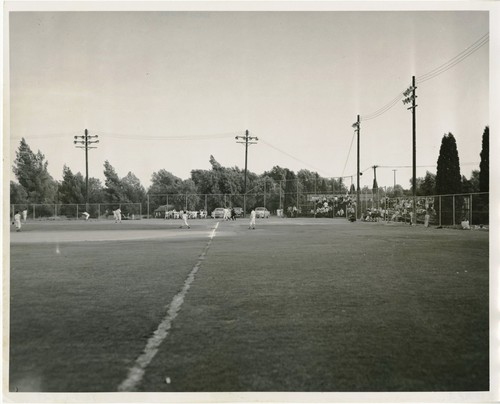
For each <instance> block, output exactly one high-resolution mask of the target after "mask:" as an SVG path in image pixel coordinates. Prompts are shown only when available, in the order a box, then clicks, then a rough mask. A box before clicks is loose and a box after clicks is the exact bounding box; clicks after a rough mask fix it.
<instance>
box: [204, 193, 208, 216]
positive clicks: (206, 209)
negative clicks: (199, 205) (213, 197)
mask: <svg viewBox="0 0 500 404" xmlns="http://www.w3.org/2000/svg"><path fill="white" fill-rule="evenodd" d="M205 213H206V214H207V217H208V208H207V194H205Z"/></svg>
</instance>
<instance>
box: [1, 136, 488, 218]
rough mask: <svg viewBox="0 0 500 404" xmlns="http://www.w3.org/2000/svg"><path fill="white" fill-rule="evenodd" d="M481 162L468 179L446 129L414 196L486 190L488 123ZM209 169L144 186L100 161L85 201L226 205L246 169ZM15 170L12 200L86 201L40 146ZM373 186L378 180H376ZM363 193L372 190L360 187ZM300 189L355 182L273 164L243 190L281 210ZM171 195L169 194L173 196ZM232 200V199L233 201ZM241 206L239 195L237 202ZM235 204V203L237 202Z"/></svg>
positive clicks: (19, 154)
mask: <svg viewBox="0 0 500 404" xmlns="http://www.w3.org/2000/svg"><path fill="white" fill-rule="evenodd" d="M480 157H481V163H480V166H479V170H474V171H472V174H471V176H470V178H469V179H467V178H466V177H465V176H464V175H461V174H460V161H459V156H458V149H457V145H456V141H455V138H454V136H453V135H452V134H451V133H448V134H445V135H444V136H443V138H442V143H441V148H440V152H439V156H438V160H437V171H436V174H433V173H431V172H429V171H427V173H426V175H425V177H423V178H417V182H416V191H417V195H420V196H425V195H438V194H459V193H472V192H488V191H489V127H488V126H487V127H486V128H485V129H484V132H483V136H482V151H481V155H480ZM209 161H210V165H211V168H210V169H209V170H201V169H194V170H192V171H191V176H190V178H188V179H185V180H183V179H181V178H179V177H177V176H175V175H174V174H172V173H171V172H169V171H167V170H166V169H160V170H159V171H157V172H154V173H153V174H152V176H151V185H150V186H149V188H148V189H146V188H145V187H144V186H143V185H142V184H141V182H140V180H139V178H137V177H136V176H135V175H134V174H133V173H132V172H129V173H127V175H126V176H124V177H120V176H119V175H118V173H117V172H116V170H115V169H114V167H113V166H112V165H111V163H110V162H109V161H105V162H104V167H103V174H104V179H105V180H104V184H103V183H102V182H101V181H100V180H99V179H97V178H92V177H91V178H89V179H88V186H89V190H88V198H89V200H88V202H89V203H107V204H120V203H122V204H124V203H141V204H143V206H146V203H147V201H148V194H149V195H150V196H152V198H153V199H151V198H150V200H149V202H150V203H152V204H153V205H155V206H156V205H159V204H161V202H162V201H164V200H165V198H164V197H163V198H162V197H154V195H163V196H165V195H172V196H173V195H190V196H189V198H190V199H189V201H183V203H189V205H191V206H194V205H196V204H199V203H200V202H203V201H201V200H200V198H201V195H211V199H210V205H215V206H211V208H213V207H217V206H225V205H228V200H227V199H225V197H224V196H225V195H243V193H244V170H242V169H240V168H238V167H224V166H222V165H221V164H220V163H219V162H217V161H216V159H215V158H214V157H213V156H210V160H209ZM13 172H14V175H15V177H16V179H17V181H11V182H10V200H11V203H12V204H35V203H36V204H85V203H86V186H85V178H84V176H83V175H82V174H81V173H80V172H77V173H74V172H73V171H72V170H71V168H70V167H69V166H67V165H65V166H64V167H63V173H62V180H61V181H56V180H55V179H54V178H53V177H52V176H51V175H50V174H49V172H48V161H47V160H46V159H45V156H44V155H43V153H42V152H41V151H40V150H39V151H38V152H36V153H35V152H34V151H33V150H32V149H31V148H30V146H29V145H28V143H27V142H26V140H25V139H24V138H23V139H21V141H20V144H19V147H18V149H17V150H16V158H15V161H14V164H13ZM411 182H412V180H411V179H410V180H409V187H408V189H404V188H403V187H402V186H401V185H396V187H394V188H393V187H388V188H386V189H385V193H386V195H388V196H396V197H398V196H410V195H411V194H412V190H411ZM373 187H374V188H376V187H377V185H376V183H375V182H374V184H373ZM361 191H362V192H367V191H370V192H371V191H372V190H369V189H368V187H364V188H363V190H361ZM297 192H300V193H301V194H303V193H310V194H345V193H347V192H355V189H354V184H351V187H350V189H349V188H348V187H347V185H346V184H345V183H344V182H343V180H342V179H341V178H334V179H331V178H325V177H322V176H320V175H319V174H318V173H317V172H312V171H310V170H306V169H301V170H299V171H298V172H296V173H295V172H294V171H292V170H289V169H288V168H283V167H280V166H274V167H273V168H272V169H271V170H269V171H265V172H264V173H263V174H261V175H257V174H255V173H253V172H248V173H247V195H261V197H260V198H261V199H259V200H255V203H263V202H264V201H263V200H262V196H263V195H266V196H267V198H266V196H264V198H266V199H265V202H266V206H267V207H268V209H269V210H272V211H273V210H276V209H278V208H279V207H280V206H281V207H284V208H285V209H286V208H287V207H288V206H292V205H293V204H294V203H296V198H295V197H294V195H295V194H296V193H297ZM173 200H174V199H173V198H171V201H173ZM234 203H235V201H234V200H233V201H231V204H233V205H234ZM237 203H238V205H239V206H242V203H241V201H240V200H238V201H237ZM235 206H236V205H235Z"/></svg>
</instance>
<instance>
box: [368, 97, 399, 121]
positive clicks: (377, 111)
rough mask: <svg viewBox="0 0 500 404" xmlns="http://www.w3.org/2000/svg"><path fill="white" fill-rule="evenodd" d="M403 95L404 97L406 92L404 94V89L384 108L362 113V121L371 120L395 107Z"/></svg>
mask: <svg viewBox="0 0 500 404" xmlns="http://www.w3.org/2000/svg"><path fill="white" fill-rule="evenodd" d="M403 97H404V94H403V91H402V92H400V93H399V94H398V95H397V96H396V97H395V98H393V99H392V100H391V101H389V102H388V103H387V104H386V105H384V106H383V107H382V108H379V109H378V110H376V111H375V112H372V113H371V114H368V115H362V116H361V117H360V118H361V120H362V121H369V120H370V119H375V118H378V117H379V116H380V115H383V114H385V113H386V112H387V111H389V110H390V109H391V108H392V107H394V106H395V105H396V104H397V103H398V102H399V101H400V100H401V99H402V98H403Z"/></svg>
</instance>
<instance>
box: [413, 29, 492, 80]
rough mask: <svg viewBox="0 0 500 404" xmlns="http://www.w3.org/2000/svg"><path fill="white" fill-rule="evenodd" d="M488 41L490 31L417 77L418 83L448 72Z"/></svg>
mask: <svg viewBox="0 0 500 404" xmlns="http://www.w3.org/2000/svg"><path fill="white" fill-rule="evenodd" d="M488 42H489V33H486V34H485V35H483V36H482V37H481V38H479V39H478V40H477V41H476V42H474V43H473V44H472V45H470V46H469V47H468V48H466V49H464V50H463V51H462V52H460V53H459V54H458V55H457V56H455V57H454V58H452V59H450V60H448V61H447V62H446V63H443V64H442V65H441V66H438V67H436V68H435V69H432V70H431V71H429V72H427V73H425V74H423V75H421V76H418V77H416V81H417V83H424V82H425V81H427V80H430V79H433V78H434V77H437V76H439V75H440V74H442V73H444V72H446V71H447V70H449V69H451V68H452V67H453V66H456V65H457V64H458V63H460V62H462V61H463V60H465V59H466V58H468V57H469V56H470V55H472V54H473V53H475V52H476V51H477V50H479V49H480V48H481V47H483V46H484V45H485V44H487V43H488Z"/></svg>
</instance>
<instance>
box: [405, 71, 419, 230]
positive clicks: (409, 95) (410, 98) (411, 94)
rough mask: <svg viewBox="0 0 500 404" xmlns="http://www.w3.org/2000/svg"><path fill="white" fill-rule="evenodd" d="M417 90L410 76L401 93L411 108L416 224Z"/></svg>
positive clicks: (415, 217) (415, 216) (414, 218)
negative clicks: (405, 87) (408, 84)
mask: <svg viewBox="0 0 500 404" xmlns="http://www.w3.org/2000/svg"><path fill="white" fill-rule="evenodd" d="M416 89H417V87H416V85H415V76H412V80H411V86H410V87H408V89H407V90H406V91H405V92H404V93H403V95H404V96H405V97H406V98H405V99H404V100H403V104H409V103H411V107H408V108H407V109H411V110H412V140H413V142H412V143H413V147H412V149H413V150H412V155H413V156H412V157H413V159H412V160H413V175H412V191H413V223H412V224H417V104H416V100H417V95H416V94H415V90H416Z"/></svg>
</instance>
